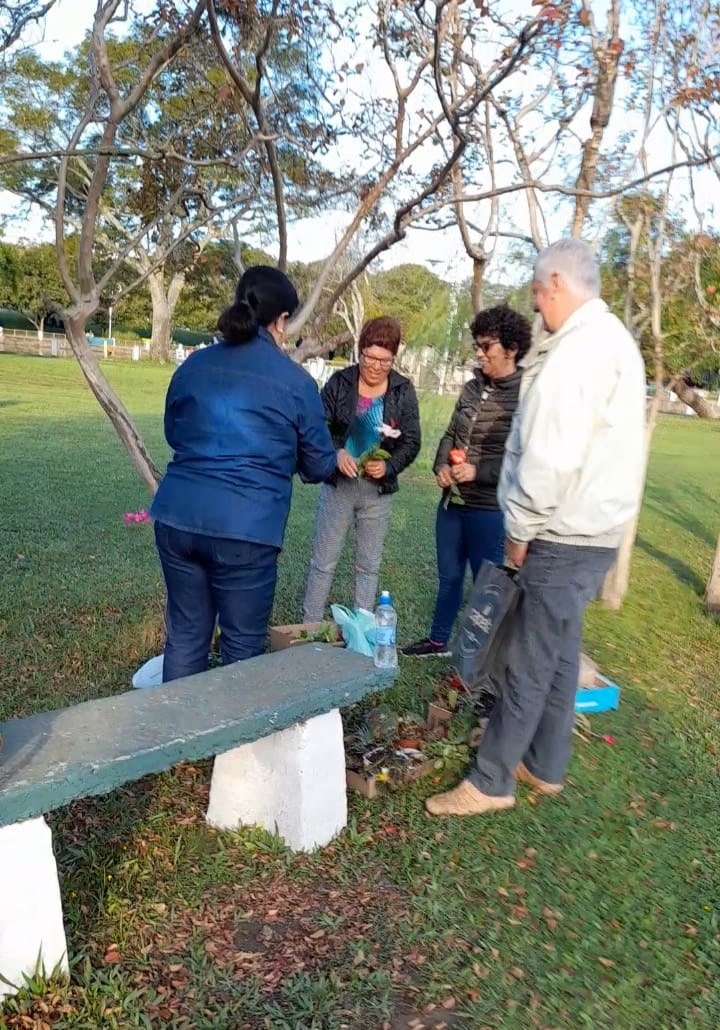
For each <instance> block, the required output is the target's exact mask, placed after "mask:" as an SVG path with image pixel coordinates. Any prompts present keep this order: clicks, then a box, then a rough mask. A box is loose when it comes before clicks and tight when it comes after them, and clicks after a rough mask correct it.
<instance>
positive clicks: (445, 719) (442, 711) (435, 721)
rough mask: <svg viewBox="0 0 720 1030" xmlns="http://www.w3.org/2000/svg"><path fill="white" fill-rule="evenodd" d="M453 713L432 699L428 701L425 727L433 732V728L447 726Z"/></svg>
mask: <svg viewBox="0 0 720 1030" xmlns="http://www.w3.org/2000/svg"><path fill="white" fill-rule="evenodd" d="M452 718H453V713H452V712H451V711H449V709H447V708H443V707H442V705H438V704H435V702H434V701H429V702H428V709H427V728H428V729H429V730H430V732H431V733H433V732H434V731H435V730H438V729H440V728H441V727H447V726H449V725H450V723H451V722H452Z"/></svg>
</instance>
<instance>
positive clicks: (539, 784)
mask: <svg viewBox="0 0 720 1030" xmlns="http://www.w3.org/2000/svg"><path fill="white" fill-rule="evenodd" d="M515 779H516V780H517V781H518V782H519V783H526V784H527V785H528V787H532V788H533V790H535V791H537V793H538V794H548V795H550V794H559V793H560V791H561V790H562V789H563V785H562V783H548V782H547V781H546V780H541V779H540V777H539V776H534V775H533V774H532V773H531V772H530V770H529V769H528V768H527V766H525V765H523V763H522V762H521V763H520V765H519V766H518V767H517V769H516V770H515Z"/></svg>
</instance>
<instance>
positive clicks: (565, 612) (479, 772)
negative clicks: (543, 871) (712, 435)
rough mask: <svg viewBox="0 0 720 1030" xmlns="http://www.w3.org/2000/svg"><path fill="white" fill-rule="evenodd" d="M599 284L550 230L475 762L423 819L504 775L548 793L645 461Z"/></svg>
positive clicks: (625, 367)
mask: <svg viewBox="0 0 720 1030" xmlns="http://www.w3.org/2000/svg"><path fill="white" fill-rule="evenodd" d="M599 293H600V274H599V269H598V265H597V261H596V259H595V256H594V254H593V251H592V249H591V247H590V246H589V245H588V244H587V243H584V242H583V241H582V240H576V239H568V240H561V241H560V242H558V243H555V244H553V245H552V246H550V247H547V248H546V249H545V250H543V251H542V252H541V253H540V254H539V256H538V259H537V262H536V264H535V273H534V280H533V294H534V297H535V308H536V310H537V311H538V312H539V313H540V315H541V317H542V320H543V324H544V327H545V329H546V331H547V332H548V333H549V335H548V336H547V337H546V338H545V339H544V340H543V341H542V342H541V343H540V344H539V346H538V347H537V348H536V349H533V351H531V355H532V358H531V363H530V364H529V366H528V367H527V370H526V373H525V375H524V377H523V384H522V386H521V400H520V404H519V407H518V409H517V412H516V415H515V420H514V423H513V427H512V429H511V432H510V436H509V438H508V441H507V445H506V452H505V459H504V462H503V469H502V473H501V477H500V484H499V487H498V499H499V501H500V507H501V508H502V510H503V513H504V516H505V532H506V538H507V539H506V561H507V564H508V565H513V566H515V567H517V568H518V569H519V570H520V572H519V574H518V582H519V584H520V585H521V587H522V600H521V604H520V607H519V609H518V612H517V614H516V616H515V618H514V621H513V624H512V626H511V632H510V639H509V643H508V647H507V654H506V660H507V672H506V678H505V682H504V684H503V691H502V694H501V696H500V697H499V699H498V701H497V703H496V705H495V708H494V709H493V712H492V714H491V716H490V720H489V722H488V726H487V729H486V731H485V735H484V737H483V740H482V742H481V744H480V747H479V748H478V753H477V760H476V763H475V766H474V768H473V769H472V770H471V772H470V773H469V775H468V778H467V779H465V780H463V781H462V783H460V785H459V786H458V787H455V788H454V789H453V790H451V791H449V792H448V793H446V794H440V795H437V796H436V797H433V798H429V799H428V801H427V803H426V806H427V810H428V812H430V813H431V814H432V815H475V814H481V813H483V812H492V811H497V810H498V809H504V808H511V807H512V806H513V805H514V804H515V786H516V782H517V781H518V780H519V781H521V782H523V783H526V784H528V785H530V786H531V787H533V788H534V789H535V790H536V791H539V792H540V793H543V794H557V793H559V791H561V790H562V786H563V781H564V778H565V773H566V771H567V766H568V763H569V760H570V751H571V741H572V729H573V724H574V718H575V715H574V708H575V692H576V690H577V685H578V665H579V656H580V644H581V637H582V624H583V615H584V612H585V608H586V606H587V604H588V602H589V601H591V600H592V599H593V598H594V597H596V596H597V594H598V591H599V589H600V587H601V585H602V582H603V579H604V577H605V575H606V573H607V572H608V571H609V569H610V567H611V565H612V563H613V560H614V558H615V554H616V551H617V547H618V544H619V543H620V539H621V537H622V534H623V529H624V527H625V525H626V524H627V523H628V522H629V521H630V520H631V519H632V518H633V517H634V515H635V513H636V511H637V508H638V505H639V503H640V496H641V491H642V482H643V475H644V464H645V459H644V447H645V370H644V366H643V362H642V359H641V357H640V353H639V350H638V347H637V345H636V343H635V341H634V340H633V338H632V337H631V336H630V334H629V333H628V332H627V330H626V329H625V328H624V326H623V325H622V323H621V322H620V321H619V320H618V319H617V318H616V317H615V316H614V315H613V314H611V312H610V311H609V310H608V308H607V305H606V304H605V303H604V302H603V301H602V300H600V299H599Z"/></svg>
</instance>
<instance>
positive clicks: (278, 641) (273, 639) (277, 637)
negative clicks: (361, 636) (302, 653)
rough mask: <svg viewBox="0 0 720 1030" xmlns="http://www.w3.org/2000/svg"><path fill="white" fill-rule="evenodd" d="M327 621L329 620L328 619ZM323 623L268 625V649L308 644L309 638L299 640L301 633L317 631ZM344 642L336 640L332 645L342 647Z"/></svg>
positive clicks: (274, 649) (282, 649)
mask: <svg viewBox="0 0 720 1030" xmlns="http://www.w3.org/2000/svg"><path fill="white" fill-rule="evenodd" d="M328 621H329V620H328ZM323 625H324V624H323V623H322V622H295V623H292V624H291V625H288V626H271V627H270V650H271V651H284V650H285V648H286V647H296V646H297V645H298V644H309V643H311V642H312V641H310V640H300V639H298V638H299V637H300V634H301V633H317V632H318V631H319V630H320V629H321V628H322V626H323ZM344 646H345V643H344V641H342V640H338V641H337V643H334V644H333V647H344Z"/></svg>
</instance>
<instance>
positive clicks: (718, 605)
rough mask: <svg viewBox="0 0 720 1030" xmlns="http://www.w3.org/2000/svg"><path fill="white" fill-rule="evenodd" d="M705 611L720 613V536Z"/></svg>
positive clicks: (708, 586) (713, 613) (708, 585)
mask: <svg viewBox="0 0 720 1030" xmlns="http://www.w3.org/2000/svg"><path fill="white" fill-rule="evenodd" d="M704 603H705V611H706V612H710V613H711V614H712V615H718V614H720V538H718V542H717V545H716V547H715V557H714V558H713V565H712V571H711V572H710V579H709V580H708V582H707V587H706V588H705V602H704Z"/></svg>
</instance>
